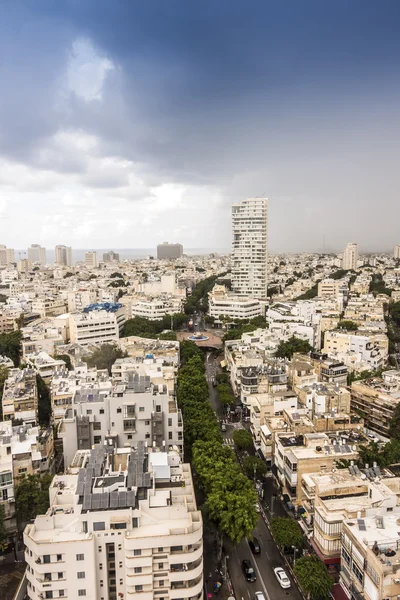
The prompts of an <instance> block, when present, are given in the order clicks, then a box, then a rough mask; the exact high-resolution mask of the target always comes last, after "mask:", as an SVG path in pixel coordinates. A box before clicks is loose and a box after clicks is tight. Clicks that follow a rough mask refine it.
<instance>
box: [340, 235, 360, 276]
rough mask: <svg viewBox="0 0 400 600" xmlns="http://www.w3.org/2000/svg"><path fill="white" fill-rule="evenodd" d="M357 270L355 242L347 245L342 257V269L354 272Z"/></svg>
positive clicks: (356, 247)
mask: <svg viewBox="0 0 400 600" xmlns="http://www.w3.org/2000/svg"><path fill="white" fill-rule="evenodd" d="M357 268H358V246H357V244H356V243H355V242H350V243H349V244H347V246H346V248H345V249H344V252H343V257H342V269H345V270H346V271H350V270H352V271H356V270H357Z"/></svg>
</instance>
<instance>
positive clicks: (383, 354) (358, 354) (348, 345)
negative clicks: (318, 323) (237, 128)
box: [322, 331, 389, 371]
mask: <svg viewBox="0 0 400 600" xmlns="http://www.w3.org/2000/svg"><path fill="white" fill-rule="evenodd" d="M388 349H389V341H388V338H387V335H386V334H385V333H371V334H369V335H368V334H367V333H358V332H354V331H353V332H341V331H326V332H325V336H324V348H323V350H322V352H323V353H326V354H328V355H329V356H330V357H333V358H337V359H338V360H340V361H342V362H343V363H344V364H345V365H346V366H347V367H348V368H349V369H351V370H354V371H363V370H368V369H370V370H377V369H380V368H382V367H383V366H384V365H385V364H386V361H387V359H388Z"/></svg>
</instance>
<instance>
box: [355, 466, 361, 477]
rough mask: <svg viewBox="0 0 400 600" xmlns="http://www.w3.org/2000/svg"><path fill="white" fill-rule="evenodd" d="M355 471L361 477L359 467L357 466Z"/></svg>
mask: <svg viewBox="0 0 400 600" xmlns="http://www.w3.org/2000/svg"><path fill="white" fill-rule="evenodd" d="M354 470H355V472H356V475H360V473H361V471H360V469H359V468H358V467H357V465H354Z"/></svg>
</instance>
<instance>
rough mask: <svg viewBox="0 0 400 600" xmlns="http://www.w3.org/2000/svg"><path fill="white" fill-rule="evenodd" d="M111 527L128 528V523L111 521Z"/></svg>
mask: <svg viewBox="0 0 400 600" xmlns="http://www.w3.org/2000/svg"><path fill="white" fill-rule="evenodd" d="M110 528H111V529H126V523H111V525H110Z"/></svg>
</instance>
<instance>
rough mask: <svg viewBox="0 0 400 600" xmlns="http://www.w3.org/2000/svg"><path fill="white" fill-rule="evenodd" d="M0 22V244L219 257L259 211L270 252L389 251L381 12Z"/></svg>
mask: <svg viewBox="0 0 400 600" xmlns="http://www.w3.org/2000/svg"><path fill="white" fill-rule="evenodd" d="M0 11H1V12H0V15H1V19H0V21H1V24H0V33H1V35H0V51H1V54H2V55H3V56H8V57H11V58H10V60H8V61H6V62H5V63H4V65H3V67H2V70H1V72H0V81H1V83H2V84H3V85H2V90H3V98H2V117H1V122H2V137H1V139H0V168H1V174H2V175H1V178H0V240H1V243H3V244H5V245H7V246H12V247H17V246H18V247H21V246H28V245H29V244H30V243H31V242H32V241H33V240H32V238H33V237H34V240H35V241H36V242H37V243H39V244H40V245H42V246H45V247H54V246H55V245H57V244H59V243H63V244H66V245H68V246H72V247H76V248H90V247H93V248H96V247H97V248H104V247H121V246H122V247H127V248H128V247H133V248H135V247H137V248H140V247H147V246H149V245H151V246H153V247H155V246H156V245H157V243H158V242H160V241H161V240H163V239H173V240H178V241H179V242H180V243H182V244H183V245H184V247H207V248H214V247H226V248H229V247H230V218H229V216H230V207H231V205H232V204H234V203H235V202H238V201H240V200H242V199H243V198H248V197H252V196H259V195H266V196H268V197H269V199H270V205H269V214H270V224H271V225H270V231H269V239H270V247H271V249H272V250H273V251H276V252H283V251H285V250H286V251H291V252H293V251H298V252H301V251H317V250H320V251H322V250H324V249H325V250H327V251H329V250H338V249H339V248H343V247H344V246H345V244H346V243H347V242H348V240H349V239H353V238H355V239H357V241H358V244H359V247H360V249H361V250H364V251H375V250H376V251H383V250H387V251H389V250H390V248H392V247H393V246H394V245H395V244H398V243H399V240H398V239H397V238H398V236H397V231H396V219H393V218H392V219H388V218H387V216H388V215H389V216H391V215H394V214H395V213H396V207H397V203H398V200H397V187H398V175H397V166H396V164H395V163H396V158H395V157H396V154H397V152H396V148H397V147H398V139H399V128H398V119H397V105H398V100H399V95H400V86H399V85H398V77H397V65H398V59H399V56H400V40H399V39H398V36H397V32H396V29H395V25H394V24H395V23H397V22H398V16H399V12H400V7H399V5H398V3H396V2H391V1H389V2H387V3H386V4H385V10H384V11H383V10H382V9H381V7H379V6H378V5H375V4H369V5H368V6H366V5H365V3H361V2H357V1H355V2H352V3H351V5H349V3H347V2H337V3H335V4H334V5H331V6H329V7H327V6H322V5H321V4H320V3H318V2H314V1H311V0H310V1H308V2H306V3H305V4H302V6H299V5H298V3H294V2H289V4H286V5H285V6H277V5H273V4H271V3H268V2H267V3H265V2H264V3H259V2H256V3H255V4H254V6H253V10H252V11H251V13H250V11H246V10H245V9H244V7H243V6H242V5H241V3H238V2H229V3H227V2H220V3H218V4H215V3H207V2H206V3H205V4H202V5H201V6H193V5H190V6H189V5H176V6H174V5H170V4H168V5H166V4H165V3H157V2H155V3H149V4H146V5H143V4H139V3H128V2H122V3H121V5H120V9H119V11H115V10H114V7H113V6H111V5H110V4H109V3H108V2H105V1H100V2H99V1H96V2H94V1H91V0H87V1H86V2H85V7H84V9H82V8H81V7H80V6H78V4H76V3H72V2H66V1H65V2H60V3H57V4H54V3H49V2H42V3H40V6H35V7H33V6H32V5H31V3H29V2H28V1H25V2H24V1H23V2H21V3H18V5H15V6H14V5H10V4H8V5H7V6H4V5H3V7H2V8H1V9H0ZM155 15H157V18H155ZM238 31H240V35H238ZM215 59H216V60H215ZM38 64H40V69H37V65H38ZM382 65H384V66H382ZM33 71H34V72H35V77H32V72H33ZM10 81H12V83H13V85H9V82H10ZM27 97H29V103H27V102H26V100H25V99H26V98H27ZM378 207H379V209H378ZM14 223H18V236H16V227H15V226H13V224H14ZM110 223H112V227H110ZM32 232H35V234H34V236H33V235H32ZM16 238H17V239H18V243H16V241H15V240H16Z"/></svg>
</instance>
